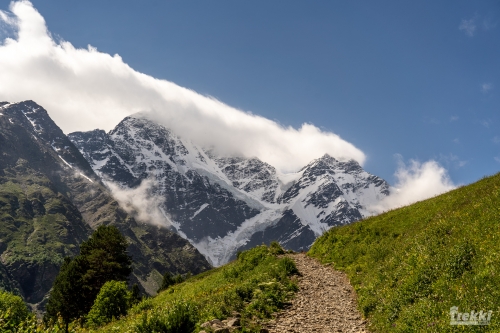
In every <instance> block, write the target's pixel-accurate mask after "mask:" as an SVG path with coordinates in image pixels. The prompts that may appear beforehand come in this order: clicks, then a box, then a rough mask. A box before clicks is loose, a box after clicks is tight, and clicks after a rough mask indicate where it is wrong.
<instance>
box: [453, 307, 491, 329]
mask: <svg viewBox="0 0 500 333" xmlns="http://www.w3.org/2000/svg"><path fill="white" fill-rule="evenodd" d="M492 313H493V311H491V310H490V311H488V312H484V311H483V310H481V311H479V312H475V311H474V310H472V311H471V312H458V306H452V307H451V308H450V317H451V320H450V325H489V324H490V321H491V314H492Z"/></svg>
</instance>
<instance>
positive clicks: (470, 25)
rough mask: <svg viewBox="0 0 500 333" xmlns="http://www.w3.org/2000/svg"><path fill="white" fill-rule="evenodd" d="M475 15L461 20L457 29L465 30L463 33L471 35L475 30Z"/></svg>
mask: <svg viewBox="0 0 500 333" xmlns="http://www.w3.org/2000/svg"><path fill="white" fill-rule="evenodd" d="M475 21H476V17H473V18H471V19H470V20H462V22H460V25H459V26H458V29H459V30H461V31H463V32H465V34H466V35H467V36H469V37H473V36H474V33H475V31H476V23H475Z"/></svg>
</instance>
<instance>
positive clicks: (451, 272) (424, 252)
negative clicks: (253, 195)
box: [308, 174, 500, 332]
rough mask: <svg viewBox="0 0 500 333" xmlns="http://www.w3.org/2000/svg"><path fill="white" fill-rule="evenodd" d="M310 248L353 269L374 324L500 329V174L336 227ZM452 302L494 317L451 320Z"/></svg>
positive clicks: (401, 328) (404, 328) (385, 328)
mask: <svg viewBox="0 0 500 333" xmlns="http://www.w3.org/2000/svg"><path fill="white" fill-rule="evenodd" d="M308 254H309V255H310V256H312V257H315V258H317V259H319V260H320V261H321V262H322V263H324V264H327V263H329V264H332V265H333V266H334V267H335V268H336V269H339V270H342V271H344V272H346V273H347V275H348V276H349V278H350V281H351V283H352V285H353V286H354V288H355V289H356V292H357V294H358V304H359V309H360V311H361V312H362V313H363V315H364V316H365V317H367V318H368V319H369V323H370V328H371V329H372V330H373V331H374V332H458V331H460V332H498V331H499V330H500V312H499V311H500V288H499V287H500V174H497V175H495V176H492V177H488V178H484V179H482V180H480V181H479V182H477V183H474V184H471V185H469V186H465V187H461V188H458V189H456V190H454V191H451V192H449V193H446V194H443V195H440V196H438V197H435V198H432V199H429V200H426V201H422V202H418V203H416V204H413V205H411V206H408V207H403V208H400V209H396V210H393V211H389V212H386V213H384V214H381V215H379V216H375V217H371V218H368V219H365V220H363V221H360V222H357V223H354V224H351V225H348V226H343V227H338V228H333V229H331V230H330V231H328V232H327V233H325V234H324V235H323V236H322V237H320V238H318V239H317V240H316V242H315V243H314V245H313V246H312V248H311V250H310V251H309V253H308ZM452 306H458V308H459V312H470V311H472V310H474V311H476V312H479V311H480V310H483V311H485V312H486V311H489V310H491V311H493V313H492V316H491V322H490V325H488V326H460V327H458V326H451V325H450V308H451V307H452Z"/></svg>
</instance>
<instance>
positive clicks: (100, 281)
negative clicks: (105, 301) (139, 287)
mask: <svg viewBox="0 0 500 333" xmlns="http://www.w3.org/2000/svg"><path fill="white" fill-rule="evenodd" d="M127 246H128V244H127V240H126V239H125V237H124V236H123V235H122V234H121V233H120V231H119V230H118V229H117V228H116V227H114V226H100V227H98V228H97V230H96V231H95V232H94V233H93V234H92V236H91V237H90V238H89V239H88V240H87V241H85V242H83V243H82V244H81V246H80V254H79V255H78V256H76V257H75V258H73V259H69V258H66V259H65V260H64V263H63V265H62V266H61V270H60V271H59V274H58V276H57V278H56V280H55V282H54V286H53V288H52V292H51V294H50V297H49V300H48V304H47V312H46V314H45V320H46V321H54V320H57V317H58V316H61V318H62V319H63V321H64V323H65V325H66V330H67V328H68V324H69V323H70V322H71V321H73V320H75V319H78V318H81V319H82V318H84V317H85V316H86V315H87V313H88V312H89V311H90V308H91V307H92V305H93V304H94V301H95V299H96V297H97V294H98V293H99V290H100V289H101V287H102V286H103V285H104V283H106V282H107V281H111V280H115V281H126V280H127V278H128V276H129V275H130V273H131V272H132V268H131V264H132V260H131V258H130V256H129V255H128V254H127Z"/></svg>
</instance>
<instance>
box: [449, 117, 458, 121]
mask: <svg viewBox="0 0 500 333" xmlns="http://www.w3.org/2000/svg"><path fill="white" fill-rule="evenodd" d="M458 119H459V117H458V116H451V117H450V121H457V120H458Z"/></svg>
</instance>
